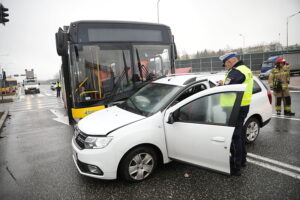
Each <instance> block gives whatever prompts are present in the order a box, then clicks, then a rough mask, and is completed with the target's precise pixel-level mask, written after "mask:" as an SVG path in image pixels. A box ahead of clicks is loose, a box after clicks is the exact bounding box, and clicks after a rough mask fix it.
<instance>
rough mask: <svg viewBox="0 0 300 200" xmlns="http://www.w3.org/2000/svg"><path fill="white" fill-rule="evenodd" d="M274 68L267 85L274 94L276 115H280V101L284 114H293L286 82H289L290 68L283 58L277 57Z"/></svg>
mask: <svg viewBox="0 0 300 200" xmlns="http://www.w3.org/2000/svg"><path fill="white" fill-rule="evenodd" d="M275 66H276V67H275V68H273V69H272V71H271V73H270V76H269V86H270V88H271V90H273V94H274V96H275V110H276V113H277V115H281V101H282V100H283V104H284V115H286V116H294V115H295V113H293V112H291V95H290V93H289V89H288V84H289V83H290V69H289V66H288V65H286V61H285V59H284V58H282V57H279V58H277V60H276V61H275Z"/></svg>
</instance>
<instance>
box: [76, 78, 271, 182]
mask: <svg viewBox="0 0 300 200" xmlns="http://www.w3.org/2000/svg"><path fill="white" fill-rule="evenodd" d="M223 78H224V75H196V74H195V75H193V74H191V75H170V76H168V77H165V78H161V79H158V80H156V81H153V82H152V83H149V84H147V85H146V86H145V87H143V88H142V89H140V90H139V91H138V92H136V93H135V94H134V95H133V96H131V97H130V98H129V99H127V100H126V101H125V102H123V103H122V104H120V105H117V106H113V107H109V108H107V109H104V110H100V111H97V112H95V113H93V114H91V115H89V116H87V117H85V118H83V119H82V120H80V121H79V123H78V125H77V126H76V127H75V134H74V137H73V139H72V147H73V159H74V162H75V165H76V167H77V169H78V171H79V173H81V174H82V175H86V176H90V177H94V178H99V179H116V178H117V175H118V174H119V175H120V176H121V177H122V178H124V179H126V180H128V181H133V182H135V181H142V180H144V179H145V178H147V177H149V176H150V175H151V174H152V173H153V171H154V169H155V167H156V166H157V164H158V163H168V162H170V161H172V160H178V161H182V162H185V163H190V164H194V165H197V166H201V167H205V168H208V169H213V170H216V171H219V172H222V173H226V174H229V173H230V162H229V160H230V156H231V155H230V144H231V138H232V134H233V131H234V129H235V128H234V125H235V122H236V120H237V114H238V110H239V108H240V104H241V99H242V95H243V92H244V90H245V85H243V84H237V85H228V86H220V87H215V86H216V81H218V80H220V79H223ZM224 95H232V98H233V99H234V101H235V103H234V105H233V106H232V107H231V108H230V109H228V108H227V109H223V107H222V106H221V104H220V100H221V99H222V97H223V96H224ZM271 114H272V107H271V93H270V92H269V91H267V89H266V88H265V87H264V86H263V84H262V83H261V82H260V81H259V80H258V79H257V78H255V84H254V94H253V102H252V104H251V106H250V111H249V115H248V117H247V119H246V123H245V125H246V126H247V135H248V142H252V141H254V140H255V138H256V137H257V135H258V133H259V128H260V127H262V126H263V125H265V124H267V123H268V121H270V119H271Z"/></svg>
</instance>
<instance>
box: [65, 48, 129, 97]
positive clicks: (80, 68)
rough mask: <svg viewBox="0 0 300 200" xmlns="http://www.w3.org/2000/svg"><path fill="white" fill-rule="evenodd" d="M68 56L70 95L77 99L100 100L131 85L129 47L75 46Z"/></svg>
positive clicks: (127, 88)
mask: <svg viewBox="0 0 300 200" xmlns="http://www.w3.org/2000/svg"><path fill="white" fill-rule="evenodd" d="M76 46H77V47H76V48H74V49H77V50H78V52H76V51H75V50H74V52H73V55H72V59H73V60H72V62H71V63H72V64H73V65H72V66H71V70H72V72H71V73H72V74H74V75H75V77H73V79H72V80H73V83H72V88H73V94H74V95H73V97H74V98H76V99H74V100H75V101H77V102H83V101H95V100H101V99H103V98H105V97H107V96H109V95H110V94H111V92H112V91H113V89H114V88H117V91H116V93H122V92H124V91H127V90H130V89H131V88H132V81H131V79H132V70H131V66H132V65H131V59H130V51H129V48H124V47H120V46H118V45H105V44H103V45H101V44H100V45H76Z"/></svg>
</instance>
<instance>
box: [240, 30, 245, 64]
mask: <svg viewBox="0 0 300 200" xmlns="http://www.w3.org/2000/svg"><path fill="white" fill-rule="evenodd" d="M239 36H241V37H243V48H242V54H243V59H244V49H245V36H244V35H243V34H241V33H240V35H239Z"/></svg>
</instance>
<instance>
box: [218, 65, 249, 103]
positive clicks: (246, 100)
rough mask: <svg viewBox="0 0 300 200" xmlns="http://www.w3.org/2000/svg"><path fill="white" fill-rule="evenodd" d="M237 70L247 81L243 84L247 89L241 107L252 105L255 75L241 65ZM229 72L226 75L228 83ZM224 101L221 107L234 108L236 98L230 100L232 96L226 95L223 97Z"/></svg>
mask: <svg viewBox="0 0 300 200" xmlns="http://www.w3.org/2000/svg"><path fill="white" fill-rule="evenodd" d="M236 69H237V70H239V71H240V72H241V73H243V74H244V76H245V80H244V82H243V83H242V84H246V85H247V86H246V89H245V92H244V95H243V99H242V102H241V106H247V105H250V103H251V99H252V91H253V75H252V72H251V70H250V69H249V68H248V67H246V66H245V65H240V66H238V67H237V68H236ZM229 72H230V71H229ZM229 72H228V73H227V74H226V76H225V80H224V82H226V79H227V76H228V74H229ZM225 98H226V99H225ZM222 99H223V100H222V101H221V106H224V107H225V106H233V103H234V101H235V99H234V98H232V99H230V96H225V95H224V96H223V97H222ZM225 102H227V103H225Z"/></svg>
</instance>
